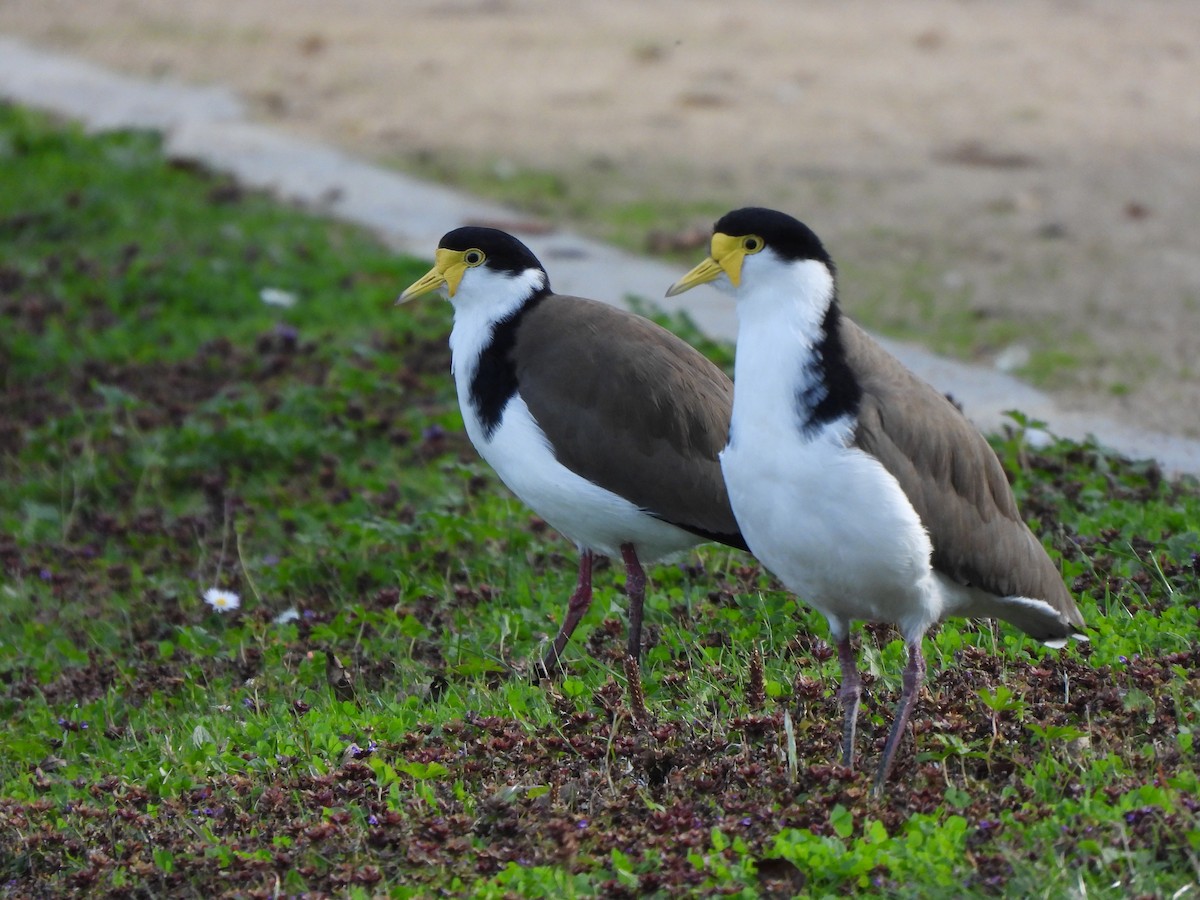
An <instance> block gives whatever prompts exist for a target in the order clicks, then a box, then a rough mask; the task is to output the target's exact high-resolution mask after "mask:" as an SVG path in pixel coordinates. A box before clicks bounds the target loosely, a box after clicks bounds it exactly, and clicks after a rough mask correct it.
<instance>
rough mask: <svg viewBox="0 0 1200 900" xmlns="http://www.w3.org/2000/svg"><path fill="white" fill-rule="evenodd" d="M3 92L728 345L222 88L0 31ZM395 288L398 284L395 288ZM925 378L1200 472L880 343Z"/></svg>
mask: <svg viewBox="0 0 1200 900" xmlns="http://www.w3.org/2000/svg"><path fill="white" fill-rule="evenodd" d="M0 97H4V98H6V99H9V100H12V101H15V102H18V103H22V104H26V105H28V106H32V107H37V108H40V109H45V110H49V111H51V112H54V113H57V114H60V115H63V116H67V117H69V118H72V119H77V120H79V121H81V122H83V123H84V124H85V125H86V126H87V127H89V128H91V129H95V130H103V129H111V128H127V127H139V128H149V129H154V130H157V131H160V132H162V133H163V135H164V137H165V146H166V152H167V153H168V154H169V155H170V156H172V157H177V158H182V159H190V160H196V161H199V162H202V163H204V164H205V165H207V166H209V167H211V168H213V169H217V170H221V171H225V172H228V173H230V174H232V175H233V176H235V177H236V178H237V179H238V180H239V181H241V182H242V183H243V184H245V185H247V186H251V187H256V188H264V189H267V190H270V191H272V192H274V193H275V194H277V195H278V196H280V197H282V198H284V199H286V200H290V201H294V202H299V203H302V204H304V205H305V206H307V207H309V208H312V209H315V210H318V211H320V212H322V213H325V214H328V215H330V216H335V217H337V218H341V219H345V220H348V221H352V222H356V223H359V224H361V225H365V226H366V227H368V228H371V229H372V230H374V231H376V232H377V233H378V234H379V235H380V236H381V237H382V238H383V239H384V240H386V241H387V242H388V244H389V245H390V246H392V247H394V248H395V249H396V250H399V251H402V252H404V253H408V254H412V255H414V256H418V257H422V258H432V255H433V250H434V248H435V247H436V246H437V242H438V240H439V238H440V237H441V236H442V234H444V233H445V232H447V231H449V230H450V229H452V228H455V227H457V226H459V225H463V224H469V223H474V224H492V225H496V226H498V227H502V228H506V229H507V230H510V231H514V232H516V233H519V234H520V235H521V238H522V240H524V241H525V242H526V243H527V244H528V245H529V246H530V248H531V249H532V250H533V251H534V253H536V254H537V255H538V257H539V258H540V259H541V260H542V261H543V262H544V263H545V265H546V268H547V270H549V272H550V276H551V280H552V282H553V284H554V288H555V290H557V291H559V292H561V293H573V294H581V295H583V296H588V297H594V298H595V299H597V300H603V301H605V302H608V303H613V304H621V303H624V302H627V300H628V298H630V297H639V298H642V299H643V300H645V301H647V302H649V303H652V304H654V305H656V306H658V307H659V308H661V309H663V310H665V311H668V312H673V311H676V310H680V309H682V310H686V312H687V313H688V315H689V316H691V318H692V320H693V321H695V323H696V324H697V326H698V327H699V328H700V329H701V330H703V331H704V332H705V333H706V334H709V335H711V336H713V337H715V338H721V339H727V340H732V339H733V338H734V335H735V331H736V325H735V318H734V313H733V308H732V304H731V303H730V302H729V301H728V300H727V299H726V298H725V297H723V296H721V295H720V294H718V293H717V292H716V291H714V290H712V289H709V288H700V289H697V290H695V291H690V292H688V293H687V294H686V295H684V296H682V297H679V298H672V299H667V298H665V297H664V296H663V292H664V291H665V290H666V288H667V287H668V286H669V285H670V284H672V283H673V282H674V281H675V279H676V278H678V277H679V275H680V274H682V272H683V271H684V269H685V268H686V267H680V266H668V265H664V264H662V263H659V262H654V261H651V260H648V259H644V258H641V257H637V256H634V255H632V254H628V253H624V252H622V251H619V250H615V249H613V248H611V247H608V246H606V245H604V244H600V243H598V242H595V241H591V240H587V239H585V238H581V237H578V236H576V235H573V234H569V233H566V232H554V233H550V234H537V233H521V229H520V223H521V221H522V216H521V215H520V214H519V213H514V212H513V211H512V210H509V209H505V208H503V207H500V206H497V205H494V204H490V203H486V202H483V201H480V200H476V199H475V198H472V197H469V196H466V195H464V194H461V193H458V192H455V191H452V190H449V189H446V188H442V187H438V186H435V185H431V184H427V183H424V182H421V181H417V180H415V179H412V178H409V177H406V176H404V175H401V174H398V173H396V172H391V171H388V170H386V169H382V168H379V167H377V166H373V165H369V164H367V163H365V162H363V161H361V160H357V159H355V158H353V157H351V156H349V155H347V154H345V153H342V152H340V151H337V150H331V149H329V148H328V147H324V146H321V145H318V144H314V143H310V142H306V141H303V140H299V139H296V138H292V137H286V136H283V135H281V134H278V133H277V132H274V131H272V130H271V129H269V128H266V127H263V126H259V125H255V124H253V123H251V122H250V121H248V120H247V118H246V116H245V113H244V110H243V107H242V105H241V104H240V103H239V101H238V99H237V98H236V97H235V96H234V95H233V94H232V93H231V92H229V91H227V90H224V89H220V88H197V87H189V86H185V85H180V84H173V83H169V82H148V81H141V80H137V79H133V78H129V77H126V76H123V75H118V74H115V73H112V72H109V71H106V70H104V69H101V68H98V67H96V66H93V65H91V64H88V63H84V62H80V61H78V60H75V59H71V58H69V57H64V56H60V55H56V54H52V53H47V52H44V51H41V50H36V49H33V48H31V47H29V46H27V45H25V44H23V43H21V42H19V41H15V40H11V39H8V38H4V37H0ZM401 287H402V285H397V289H399V288H401ZM883 343H884V344H885V345H886V346H887V348H888V349H889V350H891V352H893V353H894V354H895V355H896V356H898V357H899V358H900V359H901V360H902V361H903V362H904V363H905V365H907V366H908V367H909V368H911V369H912V370H913V371H914V372H916V373H917V374H918V375H920V376H921V377H922V378H924V379H926V380H927V381H929V382H930V383H931V384H933V385H935V386H936V387H937V388H938V389H940V390H943V391H945V392H947V393H948V394H950V395H952V396H953V397H954V398H955V399H956V400H958V401H959V402H960V403H961V404H962V405H963V408H964V409H965V410H966V412H967V414H968V415H969V416H970V417H971V419H972V420H973V421H975V422H976V424H978V425H979V427H980V428H982V429H984V430H985V431H995V430H999V429H1000V428H1001V427H1003V425H1004V423H1005V422H1007V421H1008V420H1007V419H1006V418H1005V416H1004V411H1005V410H1009V409H1019V410H1021V411H1022V412H1024V413H1025V414H1026V415H1028V416H1030V417H1032V418H1035V419H1040V420H1042V421H1044V422H1046V423H1048V426H1049V430H1050V431H1051V432H1053V433H1055V434H1058V435H1062V436H1065V437H1071V438H1076V439H1082V438H1084V437H1086V436H1088V435H1094V436H1095V437H1096V438H1097V439H1098V440H1099V441H1100V442H1101V443H1102V444H1104V445H1106V446H1108V447H1111V448H1113V449H1115V450H1117V451H1119V452H1121V453H1123V454H1125V455H1128V456H1131V457H1134V458H1148V457H1153V458H1155V459H1157V460H1159V462H1160V464H1161V465H1162V467H1163V469H1164V470H1165V471H1167V472H1169V473H1179V472H1186V473H1191V474H1195V475H1200V442H1198V441H1192V440H1188V439H1185V438H1180V437H1175V436H1171V435H1166V434H1154V433H1148V432H1145V431H1143V430H1139V429H1133V428H1130V427H1127V426H1125V425H1122V424H1121V423H1119V422H1114V421H1111V420H1107V419H1102V418H1095V417H1092V416H1089V415H1088V414H1087V412H1086V411H1083V410H1064V409H1061V408H1058V407H1057V406H1056V405H1055V404H1054V402H1053V401H1052V400H1051V399H1050V398H1049V397H1048V396H1047V395H1046V394H1044V393H1042V392H1041V391H1039V390H1037V389H1035V388H1033V387H1031V386H1029V385H1027V384H1025V383H1023V382H1021V381H1018V380H1017V379H1015V378H1013V377H1011V376H1008V375H1005V374H1002V373H999V372H996V371H993V370H990V369H983V368H979V367H977V366H970V365H966V364H964V363H959V362H955V361H953V360H948V359H944V358H942V357H939V356H936V355H934V354H931V353H929V352H927V351H925V350H923V349H921V348H919V347H914V346H912V345H908V344H900V343H897V342H895V341H890V340H886V339H885V340H883Z"/></svg>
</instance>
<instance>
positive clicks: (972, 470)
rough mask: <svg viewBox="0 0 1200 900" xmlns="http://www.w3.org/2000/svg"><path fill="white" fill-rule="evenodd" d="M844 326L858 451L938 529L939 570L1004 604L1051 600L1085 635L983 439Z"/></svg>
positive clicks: (931, 391)
mask: <svg viewBox="0 0 1200 900" xmlns="http://www.w3.org/2000/svg"><path fill="white" fill-rule="evenodd" d="M842 327H843V336H844V339H845V346H846V353H847V356H848V358H849V360H850V365H851V367H852V368H853V369H854V370H855V371H856V372H857V373H859V375H860V379H861V384H862V389H863V397H862V407H861V410H860V414H859V424H858V430H857V432H856V437H855V443H856V444H857V445H858V446H859V447H861V448H862V449H863V450H865V451H866V452H868V453H870V454H871V455H872V456H874V457H876V458H877V459H878V460H879V461H880V462H881V463H883V465H884V467H885V468H886V469H887V470H888V471H889V472H890V473H891V474H892V475H893V476H894V477H895V478H896V480H897V481H899V482H900V486H901V487H902V488H903V489H904V493H905V494H906V495H907V496H908V499H909V501H910V502H911V503H912V505H913V508H914V509H916V511H917V514H918V515H920V517H921V520H922V521H923V522H924V523H925V525H926V528H928V529H929V536H930V539H931V541H932V543H933V565H934V567H935V568H937V569H938V570H939V571H941V572H943V573H944V574H946V575H948V576H949V577H950V578H953V579H954V580H955V581H958V582H959V583H961V584H969V585H973V586H975V587H979V588H982V589H984V590H986V591H988V592H990V593H993V594H996V595H998V596H1001V597H1005V596H1021V597H1031V598H1034V599H1038V600H1044V601H1046V602H1047V603H1049V604H1050V605H1051V606H1053V607H1054V608H1055V609H1056V610H1058V611H1059V612H1061V613H1063V615H1064V616H1065V618H1066V619H1067V621H1069V622H1070V623H1072V624H1074V625H1076V626H1078V627H1083V624H1084V622H1083V617H1082V615H1080V613H1079V610H1078V609H1077V608H1076V606H1075V601H1074V600H1073V599H1072V598H1071V595H1070V593H1069V592H1068V591H1067V588H1066V585H1065V584H1063V580H1062V576H1061V575H1060V574H1059V572H1058V569H1057V568H1056V567H1055V565H1054V563H1053V562H1052V561H1051V560H1050V558H1049V556H1047V555H1046V551H1045V549H1044V548H1043V547H1042V545H1041V543H1040V542H1039V541H1038V540H1037V538H1036V537H1034V535H1033V533H1032V532H1031V531H1030V530H1029V528H1028V526H1026V525H1025V522H1024V521H1023V520H1022V519H1021V515H1020V512H1019V511H1018V510H1017V504H1016V500H1015V499H1014V498H1013V494H1012V489H1011V488H1010V487H1009V485H1008V479H1007V478H1006V477H1005V474H1004V469H1003V467H1001V465H1000V461H999V460H998V459H997V458H996V454H995V452H994V451H993V450H992V448H991V446H990V445H989V444H988V442H987V441H986V440H984V438H983V435H981V434H980V433H979V431H978V430H976V428H975V427H974V426H973V425H972V424H971V423H970V422H969V421H967V419H966V417H965V416H964V415H963V414H962V413H961V412H959V410H958V409H956V408H955V406H954V405H953V404H952V403H951V402H950V401H949V400H948V399H946V397H944V396H943V395H942V394H940V393H938V392H937V391H936V390H934V389H933V388H932V387H930V386H929V385H928V384H926V383H925V382H924V381H921V380H920V379H919V378H917V377H916V376H915V375H913V374H912V373H911V372H910V371H908V369H906V368H905V367H904V366H903V365H901V363H900V362H899V361H898V360H897V359H895V357H893V356H892V355H891V354H889V353H888V352H887V351H886V350H884V349H883V348H882V347H880V346H879V344H877V343H876V342H875V341H873V340H872V339H871V338H870V337H869V336H868V335H867V334H866V333H865V332H863V331H862V329H860V328H859V327H858V326H856V325H855V324H854V323H853V322H851V321H849V320H848V319H846V318H844V317H843V318H842Z"/></svg>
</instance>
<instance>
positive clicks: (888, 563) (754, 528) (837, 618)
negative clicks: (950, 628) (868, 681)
mask: <svg viewBox="0 0 1200 900" xmlns="http://www.w3.org/2000/svg"><path fill="white" fill-rule="evenodd" d="M774 437H778V435H776V436H774ZM770 443H771V441H770V440H768V439H766V437H765V436H760V440H755V437H754V436H751V435H741V436H740V440H739V442H738V444H737V445H736V446H731V447H727V448H726V449H725V451H724V452H723V453H722V454H721V469H722V471H723V472H724V475H725V482H726V485H727V487H728V489H729V500H730V503H731V504H732V506H733V512H734V515H735V516H736V517H737V520H738V525H739V526H740V527H741V530H742V535H743V536H744V537H745V538H746V542H747V544H748V545H749V546H750V550H751V552H752V553H754V555H755V556H757V557H758V558H759V559H760V560H761V561H762V562H763V564H764V565H766V566H767V568H769V569H770V570H771V571H772V572H774V573H775V575H776V576H778V577H779V579H780V580H781V581H783V583H784V584H785V585H787V587H788V588H789V589H791V590H792V591H795V592H796V594H797V595H798V596H799V597H800V599H802V600H805V601H807V602H808V603H810V604H812V605H813V606H814V607H816V608H817V609H818V610H820V611H821V612H822V613H824V614H825V616H826V617H827V618H828V619H829V620H830V625H831V627H832V628H833V630H834V633H835V637H840V636H841V634H840V633H839V632H841V633H844V629H845V627H846V626H847V625H848V624H849V620H852V619H861V620H866V621H873V622H893V623H896V624H898V625H899V626H900V627H901V629H902V630H903V631H905V632H906V633H907V632H908V631H909V629H910V628H916V627H920V628H924V627H927V626H928V625H929V624H930V623H932V622H934V621H936V620H937V619H938V618H939V617H940V614H941V612H942V600H941V591H940V590H939V588H938V586H937V584H936V581H935V579H934V577H933V573H932V570H931V568H930V562H929V560H930V552H931V547H930V542H929V536H928V534H927V532H926V531H925V528H924V527H923V526H922V525H921V522H920V519H919V517H918V516H917V514H916V511H915V510H914V509H913V508H912V504H910V503H909V502H908V499H907V497H905V495H904V492H903V491H902V490H901V489H900V486H899V484H898V483H897V482H896V480H895V479H894V478H892V476H891V475H889V474H888V473H887V471H886V470H885V469H884V468H883V467H882V466H881V465H880V464H879V463H878V462H877V461H876V460H874V459H873V458H872V457H870V456H868V455H867V454H865V453H863V452H862V451H860V450H857V449H854V448H845V447H841V446H837V445H836V444H834V443H832V442H827V441H825V440H824V439H820V438H818V439H817V440H816V441H813V442H803V441H799V440H788V441H786V442H777V443H776V445H775V446H774V447H771V446H769V445H770Z"/></svg>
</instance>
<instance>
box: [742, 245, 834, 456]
mask: <svg viewBox="0 0 1200 900" xmlns="http://www.w3.org/2000/svg"><path fill="white" fill-rule="evenodd" d="M769 252H770V251H764V252H763V253H762V254H760V255H761V256H766V255H767V254H768V253H769ZM757 262H758V260H757V259H756V258H755V257H749V258H747V260H746V264H747V266H746V268H747V269H750V271H749V272H748V273H745V272H744V278H745V281H744V282H743V286H742V287H740V288H738V289H737V290H736V291H735V292H734V295H735V297H736V298H737V317H738V340H737V358H736V360H735V362H734V379H733V422H732V426H731V433H730V438H731V442H737V441H741V440H755V441H760V440H763V439H770V438H771V437H772V436H774V435H788V436H793V435H795V433H796V429H797V428H798V426H799V410H798V407H797V400H796V395H797V391H798V390H799V389H800V388H801V387H803V384H804V382H805V381H807V380H808V379H809V378H810V375H809V372H808V371H807V366H808V364H809V363H810V362H811V361H812V357H813V352H814V347H815V345H816V343H817V341H819V340H820V339H821V336H822V331H821V325H822V322H823V321H824V319H825V314H826V312H827V311H828V309H829V304H830V303H831V302H832V301H833V291H834V284H833V277H832V275H831V274H830V271H829V269H828V267H827V266H825V265H824V264H822V263H820V262H817V261H815V260H805V261H803V262H797V263H791V264H783V263H782V262H780V261H779V260H778V258H769V259H767V260H764V261H763V262H764V263H765V264H764V265H761V266H755V267H754V268H753V269H751V268H750V267H751V266H754V264H755V263H757ZM747 276H748V277H747ZM840 431H841V429H839V436H841V435H840ZM841 437H844V436H841Z"/></svg>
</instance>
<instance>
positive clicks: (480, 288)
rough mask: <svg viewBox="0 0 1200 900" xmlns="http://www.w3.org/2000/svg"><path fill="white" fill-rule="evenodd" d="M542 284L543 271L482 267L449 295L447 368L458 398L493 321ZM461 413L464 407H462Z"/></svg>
mask: <svg viewBox="0 0 1200 900" xmlns="http://www.w3.org/2000/svg"><path fill="white" fill-rule="evenodd" d="M545 286H546V274H545V273H544V272H542V271H541V270H539V269H526V270H525V271H524V272H521V273H520V274H518V275H509V274H507V273H502V272H493V271H491V270H489V269H486V268H484V267H482V266H481V267H479V268H477V269H470V270H468V271H467V272H466V273H465V274H464V275H463V279H462V281H461V282H460V283H459V286H458V292H457V293H455V295H454V296H453V297H451V298H450V303H451V304H452V305H453V306H454V328H453V329H452V330H451V332H450V355H451V363H450V366H451V371H453V373H454V381H455V384H456V385H457V387H458V394H459V399H460V400H462V398H463V397H465V396H466V393H467V390H468V389H469V387H470V384H471V379H472V378H473V377H475V369H476V368H477V367H478V365H479V354H480V353H482V352H483V349H484V347H486V346H487V345H488V344H489V343H490V342H491V340H492V330H493V329H494V328H495V325H496V323H497V322H499V321H501V320H503V319H506V318H507V317H508V316H511V315H512V314H513V313H514V312H516V311H517V310H518V309H520V308H521V306H522V305H523V304H524V303H525V301H526V300H528V299H529V297H530V295H531V294H533V293H535V292H537V291H540V290H542V289H543V288H545ZM463 411H464V414H465V412H466V407H465V406H464V408H463Z"/></svg>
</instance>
